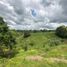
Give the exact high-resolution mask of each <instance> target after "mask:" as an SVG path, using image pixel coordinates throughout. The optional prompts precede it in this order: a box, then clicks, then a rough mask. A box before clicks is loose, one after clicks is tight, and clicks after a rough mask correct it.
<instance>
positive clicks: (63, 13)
mask: <svg viewBox="0 0 67 67" xmlns="http://www.w3.org/2000/svg"><path fill="white" fill-rule="evenodd" d="M66 6H67V0H0V16H3V17H4V19H5V21H6V22H7V23H8V25H9V27H10V28H15V29H44V28H46V29H55V28H56V27H57V26H59V25H61V23H62V22H63V24H66V23H67V7H66ZM31 9H33V10H35V12H36V16H32V13H31ZM66 25H67V24H66Z"/></svg>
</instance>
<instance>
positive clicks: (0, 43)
mask: <svg viewBox="0 0 67 67" xmlns="http://www.w3.org/2000/svg"><path fill="white" fill-rule="evenodd" d="M15 43H16V42H15V38H14V37H13V36H12V34H11V32H10V30H9V29H8V26H7V24H6V23H5V22H4V21H3V18H1V17H0V56H2V57H3V56H6V57H7V56H8V55H9V53H11V52H12V51H11V50H12V49H13V47H14V45H15Z"/></svg>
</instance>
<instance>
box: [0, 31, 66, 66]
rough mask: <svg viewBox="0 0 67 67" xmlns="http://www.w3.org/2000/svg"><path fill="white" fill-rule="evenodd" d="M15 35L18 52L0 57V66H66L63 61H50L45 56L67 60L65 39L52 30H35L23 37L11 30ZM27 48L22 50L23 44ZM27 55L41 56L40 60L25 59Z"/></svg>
mask: <svg viewBox="0 0 67 67" xmlns="http://www.w3.org/2000/svg"><path fill="white" fill-rule="evenodd" d="M13 35H14V37H16V41H17V44H16V50H17V51H18V54H16V56H15V57H13V58H11V59H8V58H1V59H0V67H67V63H64V62H56V61H55V62H52V61H50V59H48V61H47V60H45V58H51V57H52V58H64V59H66V60H67V42H66V41H67V40H66V39H65V40H64V39H61V38H59V37H57V36H56V35H55V33H54V32H36V33H31V36H30V37H28V38H23V33H19V32H13ZM25 45H26V46H27V48H28V50H27V51H24V46H25ZM27 56H41V57H43V60H42V61H32V60H26V59H25V58H26V57H27Z"/></svg>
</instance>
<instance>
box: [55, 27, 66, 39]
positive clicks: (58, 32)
mask: <svg viewBox="0 0 67 67" xmlns="http://www.w3.org/2000/svg"><path fill="white" fill-rule="evenodd" d="M56 35H57V36H60V37H62V38H67V27H66V26H60V27H58V28H57V29H56Z"/></svg>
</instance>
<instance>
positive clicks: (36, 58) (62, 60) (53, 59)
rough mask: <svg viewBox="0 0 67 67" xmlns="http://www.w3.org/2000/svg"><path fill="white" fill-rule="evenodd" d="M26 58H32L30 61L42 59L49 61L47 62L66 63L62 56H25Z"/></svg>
mask: <svg viewBox="0 0 67 67" xmlns="http://www.w3.org/2000/svg"><path fill="white" fill-rule="evenodd" d="M25 59H26V60H32V61H42V60H45V61H49V62H63V63H66V64H67V60H66V59H64V58H61V59H60V58H52V57H50V58H44V57H41V56H27V57H25Z"/></svg>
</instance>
